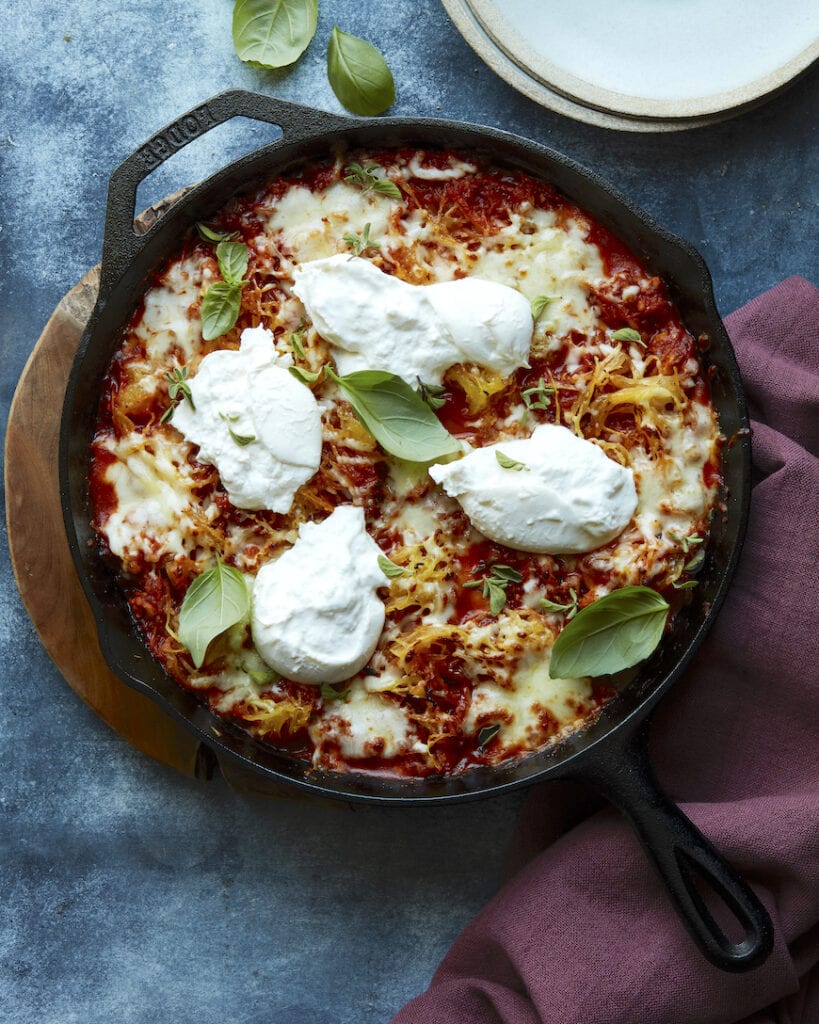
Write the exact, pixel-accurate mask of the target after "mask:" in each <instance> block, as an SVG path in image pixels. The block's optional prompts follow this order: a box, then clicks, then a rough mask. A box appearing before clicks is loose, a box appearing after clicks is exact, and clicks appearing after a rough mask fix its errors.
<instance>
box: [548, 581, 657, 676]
mask: <svg viewBox="0 0 819 1024" xmlns="http://www.w3.org/2000/svg"><path fill="white" fill-rule="evenodd" d="M667 615H668V602H667V601H666V600H665V598H663V597H661V596H660V595H659V594H658V593H657V591H656V590H651V588H650V587H623V588H622V589H621V590H614V591H612V592H611V593H610V594H606V596H605V597H601V598H600V600H599V601H595V602H594V603H593V604H590V605H587V606H586V607H585V608H584V609H583V610H582V611H580V612H578V613H577V615H576V616H575V617H574V618H573V619H572V621H571V622H569V623H568V625H567V626H566V627H565V628H564V629H563V630H562V632H561V633H560V635H559V636H558V638H557V640H556V641H555V644H554V647H553V648H552V660H551V667H550V672H551V674H552V677H553V678H556V679H557V678H560V679H571V678H575V677H577V676H602V675H610V674H611V673H613V672H620V671H621V670H622V669H624V668H630V667H631V666H632V665H636V664H637V663H638V662H640V661H643V660H644V659H645V658H647V657H648V656H649V655H650V654H651V653H652V652H653V651H654V649H655V648H656V647H657V645H658V644H659V642H660V640H661V639H662V635H663V629H664V628H665V622H666V616H667Z"/></svg>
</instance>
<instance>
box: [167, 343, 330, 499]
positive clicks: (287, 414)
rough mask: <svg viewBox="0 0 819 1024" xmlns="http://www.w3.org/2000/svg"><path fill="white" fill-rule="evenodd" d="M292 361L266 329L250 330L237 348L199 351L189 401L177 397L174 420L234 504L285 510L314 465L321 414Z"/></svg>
mask: <svg viewBox="0 0 819 1024" xmlns="http://www.w3.org/2000/svg"><path fill="white" fill-rule="evenodd" d="M292 361H293V360H292V358H291V357H290V355H289V354H285V353H278V352H277V351H276V349H275V343H274V339H273V335H272V334H271V332H270V331H268V330H266V329H265V328H264V327H252V328H248V329H247V330H245V331H243V332H242V339H241V347H240V349H239V351H238V352H236V351H228V350H219V351H216V352H211V353H210V355H207V356H205V358H204V359H203V360H202V362H201V364H200V366H199V370H198V372H197V373H196V376H195V377H191V378H190V380H189V381H188V383H189V385H190V390H191V397H192V399H193V406H194V407H193V408H192V407H191V404H190V402H188V401H187V399H183V400H182V401H181V402H180V403H179V404H178V405H177V407H176V409H175V410H174V414H173V420H172V422H173V425H174V426H175V427H176V428H177V429H178V430H180V431H181V432H182V433H183V434H184V435H185V437H186V438H187V440H188V441H190V442H191V444H196V445H199V454H198V456H197V458H198V459H199V461H200V462H207V463H208V464H210V465H213V466H216V469H217V470H218V472H219V476H220V478H221V480H222V483H223V485H224V487H225V490H226V491H227V493H228V497H229V498H230V500H231V501H232V502H233V504H234V505H235V506H236V507H237V508H243V509H248V510H251V511H255V510H258V509H263V508H266V509H270V511H271V512H282V513H286V512H289V511H290V506H291V505H292V504H293V496H294V495H295V493H296V491H297V490H298V489H299V487H301V485H302V484H303V483H306V482H307V481H308V480H309V479H310V477H311V476H313V474H314V473H315V472H316V470H317V469H318V467H319V461H320V460H321V413H320V411H319V407H318V404H317V403H316V400H315V398H314V397H313V394H312V392H311V391H310V389H309V388H306V387H305V386H304V385H303V384H300V383H299V382H298V381H297V380H295V379H294V378H293V377H292V376H291V375H290V374H289V373H288V372H287V367H288V366H289V365H291V363H292Z"/></svg>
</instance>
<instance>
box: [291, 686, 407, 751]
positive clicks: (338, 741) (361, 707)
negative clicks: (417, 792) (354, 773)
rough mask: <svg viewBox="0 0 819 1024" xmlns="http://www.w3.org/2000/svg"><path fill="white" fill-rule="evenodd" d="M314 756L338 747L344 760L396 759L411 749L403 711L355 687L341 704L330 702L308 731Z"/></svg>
mask: <svg viewBox="0 0 819 1024" xmlns="http://www.w3.org/2000/svg"><path fill="white" fill-rule="evenodd" d="M310 735H311V738H312V739H313V742H314V743H315V744H316V751H317V755H318V754H319V752H320V751H321V750H322V748H324V747H325V746H328V745H331V746H332V745H337V746H338V747H339V749H340V751H341V753H342V755H343V756H344V757H346V758H364V757H373V756H375V757H380V758H390V757H396V756H397V755H398V754H400V753H402V752H403V751H405V750H406V749H407V747H408V746H409V745H410V742H411V737H412V731H411V729H410V724H409V719H408V717H407V713H406V711H405V710H404V709H403V708H402V707H399V706H398V704H396V703H395V702H394V701H392V700H390V699H389V698H386V697H382V696H380V695H379V694H377V693H373V692H370V691H368V690H367V689H366V688H365V687H364V685H363V684H362V683H360V682H356V683H354V684H353V685H352V686H351V687H350V688H349V690H348V691H347V693H346V694H345V699H344V700H343V701H332V702H329V703H328V704H327V705H326V706H325V708H324V711H323V712H322V715H321V717H320V718H319V719H317V721H316V722H315V724H314V725H313V726H311V728H310Z"/></svg>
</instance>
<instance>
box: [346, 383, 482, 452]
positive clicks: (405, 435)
mask: <svg viewBox="0 0 819 1024" xmlns="http://www.w3.org/2000/svg"><path fill="white" fill-rule="evenodd" d="M326 370H327V376H328V377H330V379H331V380H334V381H335V382H336V384H338V386H339V387H340V388H341V389H342V391H343V392H344V394H345V397H346V398H347V400H348V401H349V403H350V405H352V407H353V412H354V413H355V414H356V416H357V417H358V419H359V420H360V421H361V423H362V424H363V425H364V426H365V427H366V428H367V430H369V432H370V433H371V434H372V435H373V437H374V438H375V439H376V441H378V443H379V444H380V445H381V447H382V448H383V449H384V450H385V451H388V452H389V453H390V454H391V455H397V456H398V458H399V459H406V460H407V461H408V462H432V461H433V460H435V459H440V458H442V457H443V456H445V455H455V454H457V453H459V452H460V451H461V450H462V449H461V444H460V442H459V441H457V440H456V439H455V438H454V437H453V436H452V434H450V433H449V432H448V431H447V430H446V429H445V428H444V427H443V425H442V424H441V421H440V420H439V419H438V417H437V416H436V415H435V413H434V412H433V411H432V410H431V409H430V407H429V406H428V405H427V404H426V402H424V401H423V400H422V399H421V397H420V396H419V395H418V394H416V392H415V391H413V390H412V388H411V387H410V386H409V384H407V382H406V381H404V380H402V379H401V378H400V377H398V376H396V375H395V374H394V373H387V372H386V371H384V370H358V371H357V372H356V373H348V374H347V375H346V376H345V377H339V376H338V375H337V374H336V373H334V372H333V371H332V370H331V369H330V368H329V367H326Z"/></svg>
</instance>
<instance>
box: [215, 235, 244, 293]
mask: <svg viewBox="0 0 819 1024" xmlns="http://www.w3.org/2000/svg"><path fill="white" fill-rule="evenodd" d="M247 258H248V248H247V246H246V245H245V244H244V243H243V242H220V243H219V244H218V245H217V246H216V259H217V261H218V262H219V272H220V273H221V275H222V277H223V278H224V279H225V281H227V283H228V284H235V285H241V284H243V283H244V276H245V274H246V273H247Z"/></svg>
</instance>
